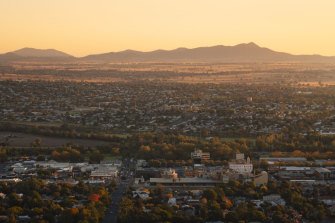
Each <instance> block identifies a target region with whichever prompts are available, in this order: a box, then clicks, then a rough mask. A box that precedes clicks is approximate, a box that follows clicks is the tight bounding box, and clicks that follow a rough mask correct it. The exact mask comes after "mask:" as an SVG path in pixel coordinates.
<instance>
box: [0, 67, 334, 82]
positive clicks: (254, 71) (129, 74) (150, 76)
mask: <svg viewBox="0 0 335 223" xmlns="http://www.w3.org/2000/svg"><path fill="white" fill-rule="evenodd" d="M0 80H21V81H23V80H45V81H59V80H67V81H80V82H81V81H85V82H128V81H138V80H146V81H163V82H180V83H244V84H263V83H282V84H291V85H292V84H294V85H320V84H323V85H334V84H335V64H301V63H296V64H295V63H278V64H270V63H269V64H267V63H249V64H234V63H230V64H229V63H227V64H224V63H222V64H220V63H217V64H210V63H103V64H98V63H76V64H72V63H52V64H50V63H42V62H41V63H15V64H10V65H8V66H0Z"/></svg>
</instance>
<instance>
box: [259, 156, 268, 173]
mask: <svg viewBox="0 0 335 223" xmlns="http://www.w3.org/2000/svg"><path fill="white" fill-rule="evenodd" d="M260 167H261V168H262V169H263V170H267V169H268V168H269V163H268V161H267V160H265V159H262V161H261V163H260Z"/></svg>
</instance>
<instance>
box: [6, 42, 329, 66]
mask: <svg viewBox="0 0 335 223" xmlns="http://www.w3.org/2000/svg"><path fill="white" fill-rule="evenodd" d="M36 60H37V61H50V62H51V61H71V60H74V61H91V62H212V63H248V62H251V63H254V62H308V63H320V62H321V63H328V62H329V63H334V62H335V56H333V57H327V56H321V55H292V54H289V53H283V52H276V51H273V50H270V49H268V48H263V47H260V46H258V45H256V44H255V43H247V44H245V43H243V44H238V45H235V46H222V45H220V46H212V47H198V48H193V49H187V48H178V49H175V50H155V51H150V52H141V51H134V50H125V51H120V52H110V53H103V54H94V55H88V56H85V57H74V56H71V55H69V54H66V53H63V52H61V51H58V50H54V49H48V50H40V49H33V48H23V49H20V50H16V51H13V52H8V53H5V54H0V62H2V61H4V62H6V61H7V62H12V61H36Z"/></svg>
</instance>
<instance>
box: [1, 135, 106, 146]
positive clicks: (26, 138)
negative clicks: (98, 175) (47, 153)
mask: <svg viewBox="0 0 335 223" xmlns="http://www.w3.org/2000/svg"><path fill="white" fill-rule="evenodd" d="M10 135H11V136H12V137H9V141H8V143H9V146H13V147H21V146H22V147H27V146H30V145H31V143H32V142H33V141H34V140H35V139H36V138H41V140H42V141H41V146H42V147H57V146H61V145H64V144H67V143H73V144H78V145H81V146H85V147H95V146H104V145H108V142H106V141H102V140H94V139H71V138H64V137H49V136H42V135H37V134H27V133H18V132H0V142H4V141H5V140H6V137H7V136H10Z"/></svg>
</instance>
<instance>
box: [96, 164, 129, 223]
mask: <svg viewBox="0 0 335 223" xmlns="http://www.w3.org/2000/svg"><path fill="white" fill-rule="evenodd" d="M129 166H130V165H129V163H125V167H124V168H122V170H121V173H122V174H121V179H125V180H122V181H121V182H120V184H119V185H118V186H116V188H115V190H114V191H113V193H112V202H111V204H110V206H109V207H107V209H106V215H105V217H104V219H103V220H102V221H101V222H102V223H116V222H117V213H118V210H119V203H120V201H121V199H122V196H123V194H124V192H125V191H126V189H127V188H128V187H129V185H130V184H131V183H132V181H133V174H132V173H131V171H129V169H128V168H126V167H129Z"/></svg>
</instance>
